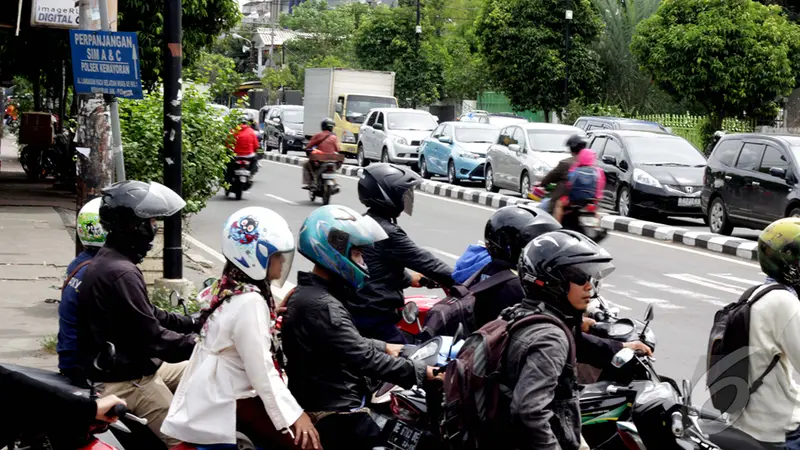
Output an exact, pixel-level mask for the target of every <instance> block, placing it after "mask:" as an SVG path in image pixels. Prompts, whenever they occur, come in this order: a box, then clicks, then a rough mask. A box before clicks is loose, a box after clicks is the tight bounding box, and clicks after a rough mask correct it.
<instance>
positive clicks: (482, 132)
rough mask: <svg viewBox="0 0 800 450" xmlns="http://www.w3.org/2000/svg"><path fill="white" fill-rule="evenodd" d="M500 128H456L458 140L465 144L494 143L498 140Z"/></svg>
mask: <svg viewBox="0 0 800 450" xmlns="http://www.w3.org/2000/svg"><path fill="white" fill-rule="evenodd" d="M498 136H500V130H494V129H492V128H482V127H481V128H467V127H458V128H456V141H458V142H463V143H465V144H492V143H495V142H497V137H498Z"/></svg>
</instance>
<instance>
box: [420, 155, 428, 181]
mask: <svg viewBox="0 0 800 450" xmlns="http://www.w3.org/2000/svg"><path fill="white" fill-rule="evenodd" d="M419 174H420V176H422V178H425V179H426V180H430V179H431V173H430V172H428V162H427V161H425V157H424V156H423V157H422V158H420V159H419Z"/></svg>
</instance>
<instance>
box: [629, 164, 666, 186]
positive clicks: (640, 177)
mask: <svg viewBox="0 0 800 450" xmlns="http://www.w3.org/2000/svg"><path fill="white" fill-rule="evenodd" d="M633 181H634V182H636V183H641V184H644V185H647V186H653V187H658V188H660V187H661V183H659V182H658V180H656V179H655V178H653V176H652V175H650V174H649V173H647V172H645V171H644V170H642V169H638V168H637V169H633Z"/></svg>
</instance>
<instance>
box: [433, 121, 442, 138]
mask: <svg viewBox="0 0 800 450" xmlns="http://www.w3.org/2000/svg"><path fill="white" fill-rule="evenodd" d="M442 133H444V124H442V125H439V126H438V127H436V129H435V130H433V133H431V137H435V138H438V137H439V136H441V135H442Z"/></svg>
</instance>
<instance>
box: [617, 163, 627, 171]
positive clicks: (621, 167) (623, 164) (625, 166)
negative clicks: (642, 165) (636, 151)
mask: <svg viewBox="0 0 800 450" xmlns="http://www.w3.org/2000/svg"><path fill="white" fill-rule="evenodd" d="M619 168H620V169H622V170H628V162H627V161H620V162H619Z"/></svg>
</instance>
